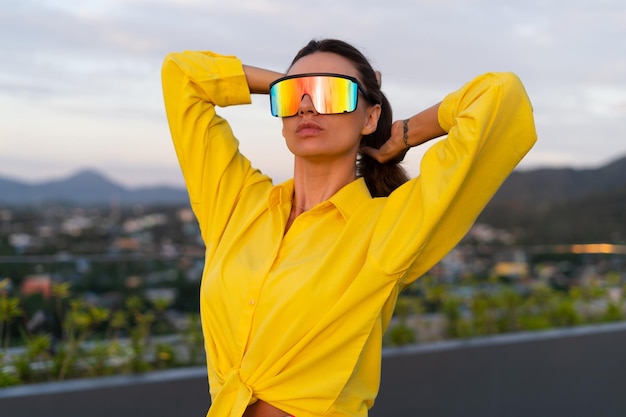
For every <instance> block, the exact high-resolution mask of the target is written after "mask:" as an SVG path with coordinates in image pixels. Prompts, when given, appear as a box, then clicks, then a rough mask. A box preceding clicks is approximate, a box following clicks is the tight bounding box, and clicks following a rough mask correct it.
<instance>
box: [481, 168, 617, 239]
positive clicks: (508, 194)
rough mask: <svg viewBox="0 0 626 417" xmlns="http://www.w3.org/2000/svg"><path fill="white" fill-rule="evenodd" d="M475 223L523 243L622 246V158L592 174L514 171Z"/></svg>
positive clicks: (566, 170) (585, 171)
mask: <svg viewBox="0 0 626 417" xmlns="http://www.w3.org/2000/svg"><path fill="white" fill-rule="evenodd" d="M478 221H479V222H481V223H486V224H490V225H492V226H495V227H500V228H505V229H509V230H516V231H517V233H518V235H519V237H520V238H521V240H522V241H523V242H526V243H586V242H613V243H625V242H626V157H624V158H621V159H618V160H616V161H614V162H612V163H610V164H608V165H606V166H604V167H601V168H597V169H578V170H577V169H570V168H553V169H538V170H533V171H526V172H524V171H516V172H514V173H512V174H511V176H510V177H509V178H508V179H507V180H506V181H505V182H504V184H503V185H502V187H501V188H500V189H499V190H498V192H497V193H496V195H495V196H494V198H493V199H492V201H491V202H490V203H489V204H488V205H487V207H486V208H485V210H484V211H483V213H482V214H481V215H480V217H479V218H478Z"/></svg>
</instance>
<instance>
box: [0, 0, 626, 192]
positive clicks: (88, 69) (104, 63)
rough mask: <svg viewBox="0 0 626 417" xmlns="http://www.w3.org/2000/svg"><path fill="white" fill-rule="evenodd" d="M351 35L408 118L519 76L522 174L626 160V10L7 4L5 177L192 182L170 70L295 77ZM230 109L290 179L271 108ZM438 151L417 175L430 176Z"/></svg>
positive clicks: (590, 4)
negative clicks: (233, 67)
mask: <svg viewBox="0 0 626 417" xmlns="http://www.w3.org/2000/svg"><path fill="white" fill-rule="evenodd" d="M326 37H333V38H340V39H343V40H346V41H348V42H350V43H352V44H353V45H355V46H356V47H358V48H359V49H360V50H361V51H362V52H363V53H364V54H365V55H366V56H367V57H368V58H369V59H370V60H371V62H372V64H373V66H374V67H375V68H376V69H378V70H379V71H381V73H382V78H383V91H384V92H385V94H386V95H387V97H388V98H389V100H390V101H391V103H392V106H393V110H394V118H396V119H400V118H407V117H409V116H411V115H413V114H415V113H417V112H419V111H420V110H422V109H424V108H427V107H429V106H430V105H432V104H434V103H436V102H438V101H440V100H441V99H442V98H443V97H444V96H445V95H446V94H447V93H449V92H451V91H454V90H456V89H457V88H459V87H460V86H462V85H463V84H464V83H465V82H467V81H469V80H471V79H472V78H474V77H475V76H477V75H480V74H482V73H484V72H489V71H512V72H515V73H516V74H517V75H518V76H519V77H520V78H521V80H522V82H523V83H524V85H525V87H526V90H527V92H528V94H529V96H530V99H531V101H532V103H533V108H534V114H535V122H536V126H537V133H538V136H539V139H538V142H537V144H536V145H535V147H534V148H533V149H532V150H531V151H530V153H529V154H528V155H527V156H526V158H525V159H524V160H523V161H522V162H521V164H520V165H519V168H518V169H520V170H530V169H537V168H545V167H572V168H577V169H586V168H596V167H599V166H602V165H605V164H607V163H610V162H611V161H614V160H616V159H618V158H621V157H623V156H626V140H624V137H623V136H624V133H623V132H624V129H625V126H626V123H625V122H626V2H624V1H623V0H593V1H592V0H551V1H544V0H524V1H521V0H514V1H512V0H397V1H394V0H390V1H370V0H344V1H337V0H317V1H315V2H293V1H292V2H286V1H284V0H242V1H237V0H231V1H225V0H153V1H149V0H100V1H96V0H57V1H52V0H3V1H2V7H1V8H0V59H1V60H0V176H2V177H8V178H11V179H15V180H19V181H25V182H29V183H39V182H43V181H48V180H51V179H60V178H64V177H67V176H70V175H72V174H74V173H76V172H77V171H80V170H83V169H95V170H98V171H100V172H101V173H103V174H104V175H105V176H107V177H108V178H110V179H111V180H113V181H116V182H118V183H120V184H122V185H125V186H127V187H129V188H133V187H140V186H152V185H174V186H179V185H181V186H182V185H183V180H182V175H181V174H180V171H179V168H178V162H177V160H176V156H175V153H174V150H173V147H172V144H171V139H170V136H169V130H168V126H167V121H166V118H165V112H164V107H163V98H162V93H161V79H160V68H161V64H162V62H163V58H164V57H165V55H166V54H167V53H168V52H171V51H182V50H212V51H215V52H218V53H221V54H228V55H236V56H237V57H239V58H240V59H241V60H242V61H243V62H244V63H245V64H249V65H254V66H261V67H266V68H269V69H273V70H277V71H284V70H285V69H286V68H287V66H288V64H289V62H290V61H291V59H292V58H293V56H294V55H295V53H296V52H297V50H298V49H300V48H301V47H302V46H304V45H305V44H306V43H307V42H308V41H309V40H310V39H313V38H326ZM252 101H253V102H252V104H251V105H245V106H233V107H228V108H225V109H219V110H218V113H220V114H221V115H222V116H224V117H226V118H227V119H228V120H229V121H230V123H231V125H232V126H233V130H234V132H235V134H236V136H237V137H238V138H239V140H240V142H241V149H242V152H243V153H244V154H246V156H248V157H249V158H250V159H251V160H252V162H253V164H254V165H255V166H257V167H258V168H260V169H261V170H262V171H264V172H265V173H267V174H269V175H270V176H272V177H273V178H274V179H275V181H276V182H280V181H283V180H285V179H287V178H289V177H291V176H292V163H293V160H292V156H291V155H290V154H289V152H288V150H287V149H286V147H285V145H284V141H283V138H282V135H281V122H280V119H277V118H274V117H272V116H271V115H270V113H269V99H268V98H267V96H262V95H258V96H257V95H255V96H253V98H252ZM429 146H430V144H429V145H424V146H422V147H418V148H414V149H412V150H411V151H410V152H409V155H408V156H407V158H406V160H405V168H407V170H408V171H409V172H410V173H411V174H412V175H417V174H418V173H419V160H420V158H421V156H422V155H423V153H424V152H425V151H426V150H427V149H428V147H429Z"/></svg>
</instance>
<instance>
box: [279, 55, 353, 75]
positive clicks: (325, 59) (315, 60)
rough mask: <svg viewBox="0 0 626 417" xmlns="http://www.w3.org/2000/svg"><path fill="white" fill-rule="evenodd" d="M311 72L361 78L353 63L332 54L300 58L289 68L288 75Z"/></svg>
mask: <svg viewBox="0 0 626 417" xmlns="http://www.w3.org/2000/svg"><path fill="white" fill-rule="evenodd" d="M310 72H331V73H335V74H343V75H349V76H352V77H356V78H360V77H359V72H358V71H357V70H356V67H355V66H354V64H353V63H352V61H350V60H349V59H347V58H344V57H342V56H341V55H337V54H333V53H331V52H315V53H312V54H310V55H307V56H304V57H302V58H300V59H299V60H297V61H296V62H295V63H294V64H293V65H292V66H291V68H289V72H288V73H287V75H296V74H307V73H310Z"/></svg>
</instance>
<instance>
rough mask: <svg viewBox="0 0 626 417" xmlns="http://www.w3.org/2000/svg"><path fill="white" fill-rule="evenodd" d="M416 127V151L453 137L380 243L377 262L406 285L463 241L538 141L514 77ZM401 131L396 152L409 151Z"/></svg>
mask: <svg viewBox="0 0 626 417" xmlns="http://www.w3.org/2000/svg"><path fill="white" fill-rule="evenodd" d="M435 111H436V115H437V122H436V125H438V127H437V126H436V125H435V122H434V115H435ZM400 125H401V124H400ZM409 127H410V129H409V132H408V135H409V139H408V141H409V144H410V145H415V144H417V143H421V142H423V141H425V140H428V139H430V138H432V137H436V136H439V135H440V133H441V132H444V133H445V132H447V134H448V137H447V138H445V139H444V140H441V141H439V142H438V143H436V144H434V145H433V146H432V147H431V148H430V149H429V150H428V151H427V152H426V153H425V155H424V157H423V158H422V162H421V165H420V175H419V177H417V178H414V179H413V180H411V181H409V182H407V183H406V184H404V185H402V186H401V187H399V188H398V189H397V190H395V191H394V192H393V193H392V194H391V195H390V196H389V198H388V201H387V204H386V206H385V209H384V210H385V212H384V215H383V216H382V217H381V221H380V224H379V225H378V227H377V231H376V233H375V236H374V242H375V243H374V244H373V245H372V251H371V253H372V256H375V257H377V258H378V259H379V261H378V262H379V263H380V265H381V267H382V268H384V269H385V271H386V272H388V273H395V274H398V277H399V278H401V279H402V280H403V282H404V283H409V282H411V281H412V280H415V279H417V278H418V277H419V276H421V275H422V274H424V273H425V272H427V271H428V270H429V269H430V268H432V267H433V266H434V264H435V263H437V262H438V261H439V260H441V258H442V257H443V256H445V254H446V253H448V252H449V251H450V250H451V249H452V248H453V247H454V246H455V245H456V244H457V243H458V242H459V241H460V239H461V238H462V237H463V236H464V235H465V234H466V233H467V231H468V230H469V228H470V227H471V226H472V224H473V223H474V221H475V220H476V217H477V216H478V214H480V212H481V211H482V209H483V208H484V206H485V205H486V204H487V203H488V201H489V200H490V199H491V197H492V196H493V194H494V193H495V192H496V190H497V189H498V188H499V187H500V185H501V184H502V182H503V181H504V180H505V179H506V177H507V176H508V175H509V174H510V172H511V171H512V170H513V169H514V168H515V166H516V165H517V164H518V163H519V161H520V160H521V159H522V158H523V157H524V155H525V154H526V153H527V152H528V151H529V150H530V148H531V147H532V146H533V144H534V143H535V141H536V139H537V135H536V132H535V125H534V119H533V111H532V106H531V103H530V100H529V98H528V96H527V94H526V91H525V89H524V86H523V85H522V83H521V81H520V80H519V78H518V77H517V76H515V75H514V74H512V73H489V74H484V75H482V76H480V77H477V78H475V79H474V80H472V81H470V82H469V83H467V84H466V85H464V86H463V87H462V88H460V89H459V90H457V91H455V92H453V93H451V94H449V95H447V96H446V97H445V98H444V100H443V101H442V102H441V103H440V104H438V105H435V106H433V107H431V108H429V109H427V110H426V111H425V112H422V113H420V114H418V115H417V116H414V117H412V118H411V119H410V121H409ZM395 130H396V131H395V133H393V134H392V136H395V140H394V143H393V144H389V145H388V146H389V147H390V148H395V149H397V148H398V147H400V145H399V143H398V142H400V143H401V144H402V146H401V147H402V148H403V149H404V148H405V145H404V141H403V140H402V135H403V132H400V133H399V132H397V130H398V128H397V127H396V129H395ZM392 139H393V138H392ZM392 139H390V142H391V141H392ZM384 152H385V150H383V151H381V153H379V156H380V155H381V154H382V153H384ZM391 154H393V152H391Z"/></svg>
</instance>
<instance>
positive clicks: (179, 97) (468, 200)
mask: <svg viewBox="0 0 626 417" xmlns="http://www.w3.org/2000/svg"><path fill="white" fill-rule="evenodd" d="M162 77H163V92H164V97H165V104H166V111H167V116H168V120H169V126H170V130H171V135H172V138H173V141H174V145H175V149H176V153H177V156H178V159H179V162H180V166H181V169H182V172H183V176H184V178H185V182H186V186H187V188H188V191H189V197H190V201H191V206H192V208H193V211H194V213H195V215H196V217H197V220H198V222H199V225H200V229H201V232H202V237H203V239H204V243H205V245H206V260H205V264H206V265H205V269H204V276H203V279H202V286H201V300H200V312H201V317H202V328H203V332H204V337H205V348H206V355H207V366H208V375H209V385H210V392H211V397H212V405H211V408H210V410H209V412H208V416H210V417H214V416H215V417H226V416H228V417H239V416H241V415H242V414H243V412H244V410H245V408H246V406H248V405H249V404H250V403H252V402H254V401H256V400H257V399H262V400H264V401H266V402H268V403H270V404H272V405H274V406H276V407H278V408H280V409H282V410H284V411H286V412H288V413H291V414H293V415H295V416H297V417H313V416H334V417H335V416H336V417H339V416H367V414H368V409H369V408H370V407H371V406H372V405H373V403H374V398H375V397H376V394H377V392H378V385H379V380H380V363H381V350H382V347H381V340H382V336H383V332H384V331H385V329H386V327H387V324H388V323H389V320H390V318H391V315H392V312H393V308H394V305H395V302H396V298H397V296H398V293H399V292H400V291H401V290H402V288H403V287H404V286H406V285H407V284H409V283H411V282H412V281H414V280H415V279H417V278H418V277H419V276H420V275H422V274H424V273H425V272H427V271H428V270H429V269H430V268H431V267H433V266H434V265H435V264H436V263H437V262H438V261H439V260H440V259H441V258H442V257H443V256H444V255H445V254H446V253H447V252H448V251H450V250H451V249H452V248H453V247H454V246H455V245H456V244H457V243H458V241H459V240H460V239H461V238H462V237H463V235H464V234H465V233H466V232H467V231H468V229H469V228H470V226H471V225H472V223H473V222H474V220H475V219H476V217H477V216H478V214H479V212H480V211H481V210H482V209H483V207H484V206H485V204H486V203H487V202H488V200H489V199H490V198H491V197H492V195H493V194H494V193H495V191H496V190H497V188H498V187H499V186H500V184H501V183H502V182H503V181H504V179H505V178H506V177H507V175H508V174H509V173H510V172H511V171H512V170H513V168H514V167H515V166H516V164H517V163H518V162H519V161H520V160H521V158H522V157H523V156H524V155H525V154H526V152H527V151H528V150H529V149H530V148H531V147H532V145H533V143H534V142H535V140H536V133H535V128H534V123H533V115H532V108H531V104H530V102H529V100H528V97H527V95H526V92H525V90H524V87H523V86H522V84H521V83H520V81H519V79H518V78H517V77H516V76H515V75H513V74H510V73H492V74H485V75H483V76H480V77H478V78H476V79H474V80H473V81H471V82H470V83H468V84H467V85H465V86H464V87H462V88H461V89H459V90H458V91H456V92H454V93H451V94H449V95H448V96H447V97H445V99H444V100H443V102H442V104H441V106H440V109H439V115H438V117H439V123H440V125H441V126H442V127H443V128H444V130H445V131H447V132H448V136H447V138H446V139H445V140H442V141H440V142H438V143H436V144H434V145H433V146H432V147H431V148H430V149H429V150H428V151H427V153H426V154H425V155H424V157H423V160H422V162H421V174H420V176H419V177H417V178H414V179H412V180H410V181H409V182H407V183H406V184H404V185H402V186H401V187H399V188H398V189H397V190H396V191H394V192H393V193H392V194H391V195H390V196H389V197H387V198H372V197H371V196H370V194H369V192H368V190H367V188H366V186H365V183H364V181H363V180H362V179H357V180H356V181H354V182H352V183H351V184H348V185H347V186H345V187H344V188H343V189H341V190H340V191H339V192H338V193H336V194H335V195H334V196H332V197H331V198H330V199H329V200H327V201H325V202H322V203H320V204H318V205H317V206H315V207H314V208H312V209H311V210H309V211H307V212H305V213H303V214H302V215H300V216H299V217H298V218H296V220H295V221H294V223H293V225H292V226H291V228H290V229H289V231H288V232H287V234H286V235H283V233H284V230H285V224H286V222H287V218H288V216H289V212H290V208H291V196H292V193H293V180H290V181H287V182H285V183H283V184H281V185H277V186H274V185H273V184H272V182H271V179H270V178H268V177H267V176H265V175H264V174H262V173H261V172H259V171H258V170H256V169H254V168H253V167H252V166H251V164H250V162H249V160H248V159H246V158H245V157H244V156H243V155H241V153H239V150H238V141H237V140H236V139H235V137H234V135H233V133H232V131H231V129H230V127H229V125H228V123H227V122H226V121H225V120H224V119H222V118H220V117H219V116H217V115H216V113H215V107H216V106H228V105H235V104H244V103H249V102H250V92H249V89H248V86H247V82H246V78H245V75H244V72H243V69H242V64H241V62H240V61H239V60H238V59H237V58H236V57H229V56H220V55H217V54H214V53H211V52H185V53H173V54H170V55H168V56H167V57H166V59H165V62H164V64H163V70H162ZM268 112H269V110H268ZM268 117H269V115H268Z"/></svg>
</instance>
